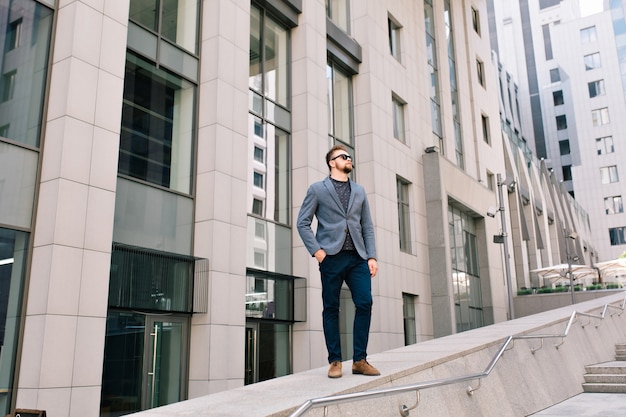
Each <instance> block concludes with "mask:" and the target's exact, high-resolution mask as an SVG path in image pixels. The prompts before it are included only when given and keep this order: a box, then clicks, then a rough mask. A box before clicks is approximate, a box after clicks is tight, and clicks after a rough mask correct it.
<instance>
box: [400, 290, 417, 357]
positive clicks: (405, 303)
mask: <svg viewBox="0 0 626 417" xmlns="http://www.w3.org/2000/svg"><path fill="white" fill-rule="evenodd" d="M416 298H417V296H415V295H413V294H407V293H402V315H403V317H404V346H408V345H412V344H415V343H417V323H416V320H415V299H416Z"/></svg>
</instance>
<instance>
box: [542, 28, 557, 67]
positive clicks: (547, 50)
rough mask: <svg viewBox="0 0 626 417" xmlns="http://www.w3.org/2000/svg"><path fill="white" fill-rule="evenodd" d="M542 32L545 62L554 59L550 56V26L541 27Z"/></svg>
mask: <svg viewBox="0 0 626 417" xmlns="http://www.w3.org/2000/svg"><path fill="white" fill-rule="evenodd" d="M541 29H542V31H543V51H544V53H545V55H546V61H549V60H551V59H552V58H554V56H553V54H552V36H551V35H550V25H543V26H541Z"/></svg>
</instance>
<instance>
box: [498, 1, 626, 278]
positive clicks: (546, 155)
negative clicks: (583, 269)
mask: <svg viewBox="0 0 626 417" xmlns="http://www.w3.org/2000/svg"><path fill="white" fill-rule="evenodd" d="M582 3H583V2H578V1H575V0H569V1H562V2H561V1H554V0H542V1H539V2H529V1H521V2H519V4H515V5H513V4H504V3H498V2H490V5H489V6H490V8H489V13H490V16H491V19H490V22H492V25H491V26H492V27H491V31H492V37H491V39H492V48H493V49H494V50H496V51H498V53H499V55H500V59H501V60H502V61H503V62H506V63H507V65H508V66H509V68H510V69H511V71H512V72H513V73H514V74H515V76H516V78H517V79H518V80H519V82H520V89H521V91H523V99H522V102H521V108H522V111H523V112H526V113H527V114H529V115H532V116H531V117H529V118H528V122H529V126H527V131H528V132H530V131H532V132H533V133H534V139H535V140H534V141H529V145H530V146H531V147H532V148H533V149H534V150H535V151H536V155H537V156H539V157H540V158H543V159H545V161H546V165H547V166H548V169H549V170H551V171H553V172H554V174H555V175H556V176H557V178H558V179H559V180H560V181H562V182H563V185H564V187H565V189H566V190H567V191H568V192H569V193H570V194H572V195H573V196H575V198H576V200H577V201H578V202H579V203H580V204H581V206H582V207H583V208H584V210H585V211H586V212H587V213H589V218H590V222H591V229H592V237H591V241H592V242H593V246H594V247H595V249H596V258H597V259H598V260H600V261H608V260H611V259H615V258H617V257H619V256H620V255H621V254H622V253H623V252H624V251H625V250H626V238H625V237H624V236H625V235H624V231H625V230H626V229H625V228H624V226H625V225H626V214H625V213H624V207H623V201H622V198H623V195H624V190H625V189H624V186H623V184H622V181H620V175H619V171H620V166H623V162H624V160H625V158H626V156H625V155H626V154H625V153H624V149H622V147H621V145H620V142H621V141H620V138H621V137H623V136H624V131H623V127H622V126H621V123H620V121H621V120H623V118H624V116H625V115H626V113H625V112H626V100H625V99H624V85H625V84H624V69H623V63H624V60H625V59H626V58H625V56H626V53H625V52H624V51H625V49H624V36H625V35H624V26H625V25H626V23H625V22H626V21H625V20H624V10H625V4H624V3H623V2H622V1H620V0H615V1H598V2H595V4H594V5H595V6H596V7H595V8H594V9H593V11H594V12H595V13H591V14H585V10H584V9H581V8H580V5H581V4H582ZM588 3H589V4H591V3H592V2H588ZM494 39H497V42H494ZM517 51H524V53H518V52H517ZM622 176H623V175H622ZM544 266H545V264H544Z"/></svg>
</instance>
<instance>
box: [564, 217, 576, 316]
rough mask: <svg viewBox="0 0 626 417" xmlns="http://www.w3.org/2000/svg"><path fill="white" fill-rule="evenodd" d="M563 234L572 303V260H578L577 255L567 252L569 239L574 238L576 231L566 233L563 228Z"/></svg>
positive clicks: (573, 302)
mask: <svg viewBox="0 0 626 417" xmlns="http://www.w3.org/2000/svg"><path fill="white" fill-rule="evenodd" d="M563 236H564V237H565V256H566V257H567V275H569V290H570V291H571V293H572V304H575V303H576V301H574V278H572V261H578V256H576V255H574V256H571V255H570V253H569V239H571V240H576V238H577V237H578V234H577V233H576V232H571V233H567V231H565V228H563Z"/></svg>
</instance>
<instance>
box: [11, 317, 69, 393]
mask: <svg viewBox="0 0 626 417" xmlns="http://www.w3.org/2000/svg"><path fill="white" fill-rule="evenodd" d="M44 320H45V328H43V329H40V330H41V331H42V334H43V346H45V349H42V352H41V368H40V380H39V388H40V389H42V391H45V388H62V387H71V386H72V373H73V369H74V352H75V344H76V327H77V321H78V318H77V317H76V316H58V315H46V316H45V319H44ZM23 359H26V360H29V359H30V358H27V357H24V356H23Z"/></svg>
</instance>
